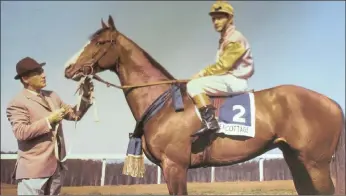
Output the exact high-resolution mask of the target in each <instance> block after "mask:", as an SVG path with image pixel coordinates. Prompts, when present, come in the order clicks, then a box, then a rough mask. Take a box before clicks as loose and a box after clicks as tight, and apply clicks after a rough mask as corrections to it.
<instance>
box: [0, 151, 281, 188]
mask: <svg viewBox="0 0 346 196" xmlns="http://www.w3.org/2000/svg"><path fill="white" fill-rule="evenodd" d="M125 157H126V155H122V154H71V155H69V156H68V158H67V159H81V160H101V161H102V169H101V186H104V182H105V173H106V165H107V160H125ZM282 158H283V155H282V154H262V155H260V156H258V157H256V158H254V159H252V160H258V167H259V180H260V181H263V179H264V173H263V162H264V160H266V159H282ZM1 159H3V160H14V159H17V154H1ZM145 159H146V161H147V162H148V163H151V162H150V161H149V160H148V159H147V158H145ZM252 160H249V161H252ZM210 173H211V180H210V182H214V181H215V167H211V172H210ZM160 183H161V168H160V167H157V184H160Z"/></svg>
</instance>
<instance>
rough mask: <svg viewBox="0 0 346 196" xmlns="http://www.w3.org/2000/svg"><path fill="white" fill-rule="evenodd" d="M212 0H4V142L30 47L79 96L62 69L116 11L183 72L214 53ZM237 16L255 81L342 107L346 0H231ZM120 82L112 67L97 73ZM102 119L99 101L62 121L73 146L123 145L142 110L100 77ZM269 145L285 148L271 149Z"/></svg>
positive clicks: (9, 136)
mask: <svg viewBox="0 0 346 196" xmlns="http://www.w3.org/2000/svg"><path fill="white" fill-rule="evenodd" d="M212 3H213V1H199V2H198V1H190V2H189V1H174V2H173V1H172V2H160V1H139V2H135V1H129V2H122V1H106V2H102V1H98V2H92V1H76V2H67V1H65V2H63V1H39V2H25V1H8V2H4V1H1V150H2V151H16V150H17V142H16V139H15V137H14V135H13V132H12V130H11V126H10V124H9V122H8V120H7V118H6V106H7V104H8V103H9V101H10V100H11V99H12V98H13V97H14V96H15V95H16V94H17V93H18V92H19V91H20V90H21V89H22V85H21V83H20V82H19V81H17V80H14V79H13V77H14V76H15V75H16V68H15V66H16V63H17V62H18V61H19V60H20V59H21V58H24V57H26V56H30V57H32V58H34V59H36V60H37V61H39V62H46V63H47V64H46V66H45V73H46V77H47V87H46V89H49V90H53V91H55V92H57V93H58V94H59V96H60V97H61V98H62V99H63V100H64V101H65V102H66V103H69V104H75V103H77V97H76V96H74V92H75V90H76V87H77V83H75V82H73V81H71V80H67V79H65V78H64V74H63V71H64V64H65V62H66V61H67V60H68V59H70V57H71V56H73V54H75V53H76V52H77V51H79V50H80V49H81V47H82V46H83V45H84V44H85V43H86V42H87V39H88V36H89V35H90V34H91V33H93V32H94V31H95V30H97V29H98V28H100V27H101V18H103V19H104V20H105V21H107V19H108V15H112V16H113V19H114V21H115V25H116V27H117V28H118V30H119V31H121V32H122V33H123V34H125V35H126V36H128V37H129V38H131V39H132V40H134V41H135V42H136V43H137V44H139V45H140V46H141V47H142V48H144V49H145V50H146V51H147V52H148V53H149V54H151V56H153V57H154V58H155V59H156V60H157V61H158V62H160V63H161V64H162V65H163V66H164V67H165V68H166V69H167V70H168V71H169V72H170V73H172V74H173V76H174V77H175V78H177V79H188V78H190V77H191V76H192V75H194V74H195V73H197V72H198V71H199V70H201V69H203V68H204V67H206V66H207V65H209V64H211V63H213V62H214V59H215V55H216V49H217V46H218V39H219V34H218V33H216V32H215V31H214V29H213V27H212V23H211V19H210V17H209V15H208V12H209V9H210V6H211V4H212ZM231 3H232V5H233V7H234V9H235V25H236V28H237V30H239V31H240V32H242V33H243V34H244V35H245V37H246V38H247V39H248V41H249V42H250V45H251V47H252V53H253V56H254V60H255V75H254V76H253V77H252V78H251V79H250V80H249V87H250V88H252V89H255V90H261V89H265V88H270V87H273V86H277V85H282V84H295V85H300V86H303V87H306V88H309V89H312V90H315V91H318V92H320V93H322V94H325V95H327V96H328V97H330V98H332V99H334V100H335V101H336V102H338V103H339V104H340V105H341V106H342V108H343V110H344V111H345V2H343V1H335V2H331V1H315V2H312V1H291V2H284V1H267V2H261V1H232V2H231ZM99 75H100V76H101V77H102V78H103V79H105V80H107V81H110V82H112V83H116V84H119V80H118V78H117V76H116V75H115V74H114V73H111V72H108V71H107V72H103V73H101V74H99ZM94 85H95V96H96V105H97V112H98V116H99V119H100V121H99V122H95V118H94V109H95V107H94V106H93V107H92V108H90V110H89V111H88V113H87V114H86V115H85V116H84V118H83V119H82V120H81V121H80V122H78V123H77V127H76V129H75V128H74V125H75V124H74V122H70V121H64V122H63V127H64V134H65V139H66V143H67V150H69V151H70V153H73V154H76V153H78V154H84V153H87V154H106V153H107V154H125V153H126V149H127V144H128V133H129V132H132V131H133V130H134V127H135V120H134V118H133V116H132V114H131V112H130V109H129V107H128V105H127V103H126V101H125V98H124V94H123V93H122V91H120V90H118V89H115V88H111V87H110V88H107V87H106V86H105V85H104V84H103V83H99V82H96V81H95V83H94ZM269 153H280V151H279V150H273V151H270V152H269Z"/></svg>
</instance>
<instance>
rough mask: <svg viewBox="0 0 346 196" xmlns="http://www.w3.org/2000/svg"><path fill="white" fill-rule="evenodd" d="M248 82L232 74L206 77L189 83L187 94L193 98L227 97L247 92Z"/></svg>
mask: <svg viewBox="0 0 346 196" xmlns="http://www.w3.org/2000/svg"><path fill="white" fill-rule="evenodd" d="M247 88H248V81H247V80H246V79H242V78H237V77H235V76H233V75H231V74H226V75H217V76H205V77H201V78H196V79H192V80H191V81H189V82H188V83H187V92H188V93H189V95H190V96H191V97H194V96H195V95H198V94H201V93H206V94H207V95H212V96H227V95H232V94H237V93H241V92H244V91H246V90H247Z"/></svg>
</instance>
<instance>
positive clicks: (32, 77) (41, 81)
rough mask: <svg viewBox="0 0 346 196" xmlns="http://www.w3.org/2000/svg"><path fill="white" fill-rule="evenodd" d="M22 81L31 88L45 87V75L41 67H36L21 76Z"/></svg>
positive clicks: (39, 88)
mask: <svg viewBox="0 0 346 196" xmlns="http://www.w3.org/2000/svg"><path fill="white" fill-rule="evenodd" d="M22 79H23V82H24V83H26V84H27V85H28V87H29V88H31V89H33V90H41V89H42V88H44V87H46V75H45V73H44V70H43V69H42V68H37V69H35V70H33V71H31V72H30V73H28V74H27V75H25V76H23V77H22Z"/></svg>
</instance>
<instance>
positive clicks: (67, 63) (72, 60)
mask: <svg viewBox="0 0 346 196" xmlns="http://www.w3.org/2000/svg"><path fill="white" fill-rule="evenodd" d="M88 44H90V41H87V43H86V44H84V46H83V47H82V48H81V49H80V50H79V51H78V52H76V53H75V54H74V55H73V56H72V57H71V58H70V59H69V60H68V61H67V62H66V63H65V65H64V67H65V68H66V67H68V66H70V65H71V64H74V63H76V61H77V59H78V58H79V56H80V55H81V54H82V52H83V51H84V48H85V46H87V45H88Z"/></svg>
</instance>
